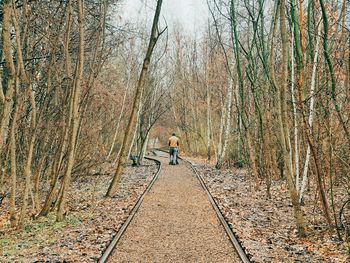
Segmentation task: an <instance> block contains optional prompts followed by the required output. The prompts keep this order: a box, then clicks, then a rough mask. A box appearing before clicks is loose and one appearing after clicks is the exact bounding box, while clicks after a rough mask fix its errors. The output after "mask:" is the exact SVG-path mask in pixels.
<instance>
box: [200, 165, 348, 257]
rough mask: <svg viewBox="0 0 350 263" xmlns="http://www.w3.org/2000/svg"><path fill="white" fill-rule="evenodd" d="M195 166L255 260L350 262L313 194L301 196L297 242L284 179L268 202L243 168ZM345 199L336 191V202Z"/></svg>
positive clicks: (275, 185)
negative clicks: (301, 234)
mask: <svg viewBox="0 0 350 263" xmlns="http://www.w3.org/2000/svg"><path fill="white" fill-rule="evenodd" d="M195 162H197V163H200V162H199V161H198V159H197V160H196V161H195ZM195 167H196V170H197V171H198V172H199V173H200V174H201V176H202V177H203V179H204V180H205V182H206V184H207V186H208V188H209V190H210V192H211V193H212V195H213V197H214V199H215V200H216V202H217V203H218V205H219V207H220V209H221V211H222V212H223V214H224V216H225V217H226V219H227V220H228V222H229V223H230V224H231V226H232V228H233V229H234V231H235V232H236V234H237V235H238V237H239V238H240V240H241V241H242V243H243V246H244V247H245V248H246V250H247V252H248V253H249V254H250V255H252V260H253V261H254V262H350V259H349V256H348V255H347V252H346V251H347V245H346V243H345V242H340V241H339V240H338V238H337V235H336V233H335V232H333V233H331V232H330V231H329V230H327V226H326V225H325V223H324V222H325V219H324V218H323V216H322V209H321V207H320V204H319V203H318V202H317V201H315V196H310V194H309V193H307V194H306V197H305V200H306V201H305V205H304V206H303V211H304V213H305V214H306V220H307V225H308V227H309V229H308V230H309V231H308V236H307V238H302V239H300V238H298V236H297V232H296V229H295V225H294V217H293V209H292V205H291V201H290V198H289V194H288V189H287V186H286V183H285V181H282V180H280V181H277V182H276V181H275V182H273V183H272V186H271V194H272V199H267V197H266V187H265V185H260V187H259V189H258V190H255V182H254V180H253V178H252V176H251V175H250V174H249V173H248V172H247V171H245V170H242V169H226V170H225V169H223V170H220V171H218V170H216V169H215V168H213V167H212V166H210V165H206V164H203V162H201V164H197V165H196V166H195ZM311 187H313V186H311ZM310 192H312V193H314V192H315V191H310ZM346 196H347V195H346V193H342V192H339V191H338V193H337V195H336V196H335V199H336V200H338V201H340V200H342V199H343V198H344V197H346ZM316 198H317V197H316ZM316 200H317V199H316ZM338 211H339V210H338ZM348 245H349V244H348Z"/></svg>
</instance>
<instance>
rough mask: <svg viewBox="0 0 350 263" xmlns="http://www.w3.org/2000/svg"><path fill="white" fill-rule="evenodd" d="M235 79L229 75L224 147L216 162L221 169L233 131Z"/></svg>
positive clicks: (217, 167)
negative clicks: (232, 116) (232, 114)
mask: <svg viewBox="0 0 350 263" xmlns="http://www.w3.org/2000/svg"><path fill="white" fill-rule="evenodd" d="M233 85H234V84H233V80H232V78H231V77H230V76H229V83H228V88H227V102H226V103H227V104H226V107H227V108H226V120H225V125H224V134H223V141H222V149H221V151H220V153H219V157H218V160H217V162H216V165H215V168H216V169H220V168H221V166H222V163H223V161H224V159H225V156H226V151H227V146H228V140H229V135H230V133H231V111H232V96H233Z"/></svg>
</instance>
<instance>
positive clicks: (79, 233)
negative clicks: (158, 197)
mask: <svg viewBox="0 0 350 263" xmlns="http://www.w3.org/2000/svg"><path fill="white" fill-rule="evenodd" d="M156 169H157V168H156V165H155V164H154V163H153V162H148V161H147V165H144V166H139V167H127V168H126V170H125V173H124V174H123V176H122V180H121V182H120V186H119V189H118V192H117V194H116V195H115V197H114V198H105V197H104V194H105V192H106V190H107V187H108V185H109V182H110V180H111V179H112V173H106V174H105V175H100V176H87V177H85V178H81V179H79V180H77V181H75V182H73V183H72V187H71V191H70V193H69V197H68V200H70V202H69V203H68V205H69V207H70V211H69V214H68V217H67V219H66V220H65V221H63V222H60V223H55V220H54V218H55V215H54V213H50V214H49V215H48V217H42V218H40V219H38V220H37V221H28V222H26V223H27V224H26V226H25V228H24V229H23V230H20V231H14V230H11V229H10V228H9V227H8V224H4V222H6V220H7V216H6V215H5V212H4V210H2V211H1V212H0V220H1V221H0V222H1V223H2V224H4V225H6V226H5V228H4V229H2V230H1V232H0V235H1V236H0V247H1V250H0V262H18V261H20V262H96V261H97V260H98V258H99V257H100V256H101V255H102V252H103V251H104V249H105V248H106V247H107V245H108V244H109V242H110V241H111V239H112V238H113V236H114V235H115V234H116V233H117V231H118V229H119V228H120V227H121V225H122V223H123V222H124V221H125V220H126V218H127V217H128V215H129V213H130V211H131V209H132V207H133V206H134V204H135V203H136V201H137V199H138V197H139V196H140V195H141V194H142V192H143V191H144V189H145V188H146V187H147V185H148V183H149V182H150V180H151V179H152V177H153V175H154V173H155V172H156ZM3 205H4V204H3Z"/></svg>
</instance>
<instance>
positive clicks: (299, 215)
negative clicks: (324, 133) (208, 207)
mask: <svg viewBox="0 0 350 263" xmlns="http://www.w3.org/2000/svg"><path fill="white" fill-rule="evenodd" d="M280 30H281V38H282V83H281V84H280V85H279V86H280V89H279V101H278V104H279V112H278V118H279V126H280V138H281V144H282V150H283V160H284V164H285V166H287V169H285V173H286V179H287V185H288V190H289V194H290V197H291V200H292V204H293V209H294V218H295V223H296V226H297V229H298V233H299V235H300V236H306V229H305V221H304V216H303V212H302V211H301V207H300V203H299V200H298V194H297V191H296V188H295V185H294V182H293V177H292V174H291V171H290V166H289V165H288V163H289V151H288V148H287V144H288V142H287V138H286V132H285V130H286V121H287V120H286V95H285V93H286V90H287V87H288V71H287V64H288V47H287V28H286V3H285V0H281V2H280Z"/></svg>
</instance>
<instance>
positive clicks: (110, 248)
mask: <svg viewBox="0 0 350 263" xmlns="http://www.w3.org/2000/svg"><path fill="white" fill-rule="evenodd" d="M157 151H158V152H163V153H167V154H168V152H167V151H166V150H163V149H155V150H154V151H152V153H153V154H155V155H157ZM146 159H148V160H152V161H154V162H156V163H157V164H158V171H157V172H156V174H155V175H154V177H153V179H152V181H151V182H150V184H149V185H148V186H147V188H146V189H145V191H144V192H143V193H142V195H141V196H140V198H139V199H138V201H137V202H136V204H135V206H134V207H133V209H132V210H131V213H130V215H129V217H128V218H127V220H126V221H125V222H124V224H123V225H122V226H121V228H120V229H119V231H118V233H117V234H116V235H115V237H114V238H113V239H112V241H111V243H110V244H109V245H108V247H107V248H106V250H105V251H104V253H103V255H102V257H101V258H100V259H99V261H98V262H99V263H104V262H107V260H108V258H109V256H110V255H111V254H112V253H113V250H114V249H115V247H116V246H117V244H118V242H119V241H120V239H121V237H122V236H123V234H124V233H125V231H126V229H127V228H128V226H129V225H130V223H131V221H132V219H133V218H134V216H135V215H136V213H137V211H138V210H139V208H140V206H141V203H142V201H143V199H144V197H145V195H146V194H147V193H148V192H149V191H150V189H151V188H152V186H153V185H154V183H155V181H156V180H157V178H158V176H159V174H160V172H161V169H162V164H161V162H160V161H158V160H156V159H154V158H150V157H146ZM179 159H180V160H183V161H184V162H186V163H188V164H189V165H190V167H191V169H192V170H193V172H194V174H195V175H196V177H197V179H198V180H199V182H200V184H201V186H202V188H203V190H204V191H205V192H206V193H207V196H208V199H209V201H210V203H211V205H212V207H213V208H214V210H215V212H216V215H217V217H218V219H219V221H220V223H221V224H222V226H223V227H224V229H225V232H226V234H227V235H228V237H229V239H230V241H231V243H232V245H233V247H234V248H235V250H236V252H237V254H238V256H239V258H240V259H241V261H242V262H244V263H250V262H251V261H250V259H249V256H248V255H247V253H246V252H245V249H244V248H243V246H242V245H241V243H240V241H239V238H238V237H237V236H236V234H235V233H234V231H233V229H232V227H231V226H230V224H229V223H228V222H227V221H226V219H225V217H224V215H223V214H222V212H221V210H220V208H219V206H218V204H217V203H216V201H215V200H214V198H213V196H212V195H211V193H210V191H209V189H208V188H207V186H206V185H205V182H204V180H203V178H202V177H201V175H200V174H199V173H198V172H197V170H196V169H195V168H194V165H193V164H192V163H191V162H190V161H189V160H186V159H183V158H181V157H179Z"/></svg>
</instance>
